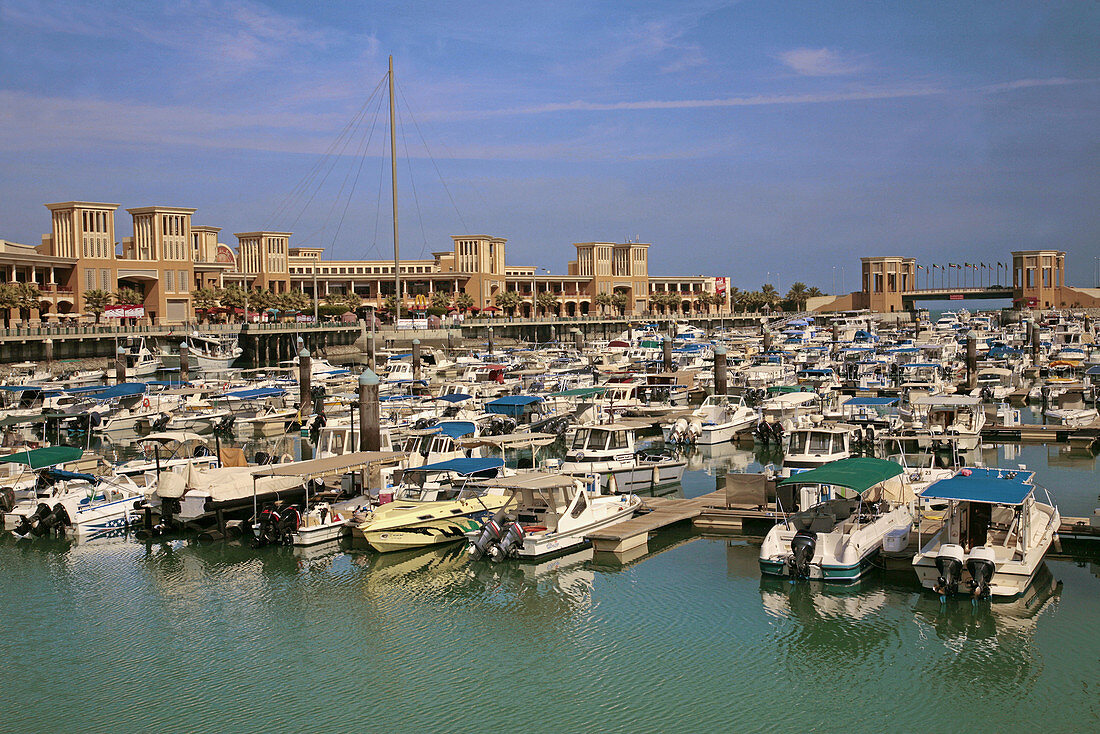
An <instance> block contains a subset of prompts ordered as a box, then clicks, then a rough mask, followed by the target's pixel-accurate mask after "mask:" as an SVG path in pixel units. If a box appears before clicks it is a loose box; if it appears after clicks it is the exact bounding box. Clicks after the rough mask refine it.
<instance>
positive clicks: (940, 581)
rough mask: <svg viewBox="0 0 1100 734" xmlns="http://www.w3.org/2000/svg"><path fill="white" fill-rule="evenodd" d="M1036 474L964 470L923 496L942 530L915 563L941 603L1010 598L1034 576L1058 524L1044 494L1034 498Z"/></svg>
mask: <svg viewBox="0 0 1100 734" xmlns="http://www.w3.org/2000/svg"><path fill="white" fill-rule="evenodd" d="M1034 479H1035V473H1034V472H1031V471H1027V470H1026V469H1018V470H1010V469H988V468H979V467H965V468H963V469H960V470H959V471H958V472H956V473H955V475H954V476H952V477H950V478H948V479H942V480H940V481H938V482H935V483H934V484H932V485H930V486H929V487H927V488H926V489H925V490H924V491H923V492H921V493H920V501H921V503H922V504H923V505H924V507H925V508H926V512H931V513H935V514H938V515H942V520H943V524H942V526H941V527H940V529H939V530H938V531H936V532H935V533H934V534H933V535H932V536H931V537H930V538H928V540H927V541H925V542H923V544H921V545H920V550H919V551H918V552H917V554H916V555H915V556H914V557H913V568H914V570H916V572H917V577H918V578H919V579H920V583H921V585H922V586H923V587H924V588H926V589H931V590H932V591H934V592H936V593H937V594H939V595H940V597H941V598H946V597H948V596H954V595H955V594H956V593H959V591H960V589H962V590H963V593H966V594H969V595H970V596H971V597H973V598H986V597H989V596H1007V597H1013V596H1016V595H1018V594H1020V593H1022V592H1023V591H1024V590H1025V589H1026V588H1027V586H1028V584H1029V583H1030V582H1031V580H1032V578H1033V577H1034V576H1035V573H1036V571H1037V570H1038V569H1039V567H1040V565H1041V564H1042V561H1043V556H1044V555H1045V554H1046V552H1047V550H1048V549H1049V548H1050V546H1051V543H1053V542H1054V538H1055V535H1056V534H1057V532H1058V527H1059V526H1060V525H1061V522H1062V518H1061V515H1060V514H1059V513H1058V508H1057V507H1056V506H1055V505H1054V502H1053V500H1051V499H1050V495H1049V493H1045V490H1044V493H1045V494H1046V496H1045V499H1046V502H1039V501H1038V500H1037V499H1036V496H1035V494H1036V486H1035V484H1034Z"/></svg>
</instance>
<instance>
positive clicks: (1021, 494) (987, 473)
mask: <svg viewBox="0 0 1100 734" xmlns="http://www.w3.org/2000/svg"><path fill="white" fill-rule="evenodd" d="M967 473H969V474H967ZM1034 476H1035V472H1031V471H1024V470H1009V469H983V468H966V469H962V470H960V471H959V472H958V473H957V474H956V475H955V476H953V477H950V478H948V479H941V480H940V481H938V482H933V483H932V484H930V485H929V486H928V487H927V488H925V490H924V491H923V492H921V497H923V498H924V499H939V500H959V501H968V502H988V503H992V504H998V505H1019V504H1023V501H1024V500H1025V499H1026V498H1027V496H1028V495H1029V494H1031V493H1032V492H1033V491H1034V490H1035V486H1034V485H1033V484H1032V483H1031V479H1032V477H1034Z"/></svg>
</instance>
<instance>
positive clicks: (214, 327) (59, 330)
mask: <svg viewBox="0 0 1100 734" xmlns="http://www.w3.org/2000/svg"><path fill="white" fill-rule="evenodd" d="M242 326H243V325H242V324H203V323H200V322H197V321H188V322H183V323H179V324H156V325H155V324H136V325H124V324H81V325H79V326H61V325H56V326H55V325H46V326H10V327H7V328H0V339H2V338H20V337H52V336H73V337H83V336H92V337H101V336H114V335H118V336H142V335H160V336H167V335H169V334H188V333H190V332H192V331H196V330H197V331H202V332H206V333H216V334H236V333H238V332H239V331H241V327H242ZM359 328H360V327H359V323H358V322H356V323H350V324H345V323H340V322H322V323H320V324H314V323H310V322H295V323H271V324H249V325H248V331H249V333H256V332H263V331H310V330H320V331H326V330H327V331H350V330H353V329H355V330H357V329H359Z"/></svg>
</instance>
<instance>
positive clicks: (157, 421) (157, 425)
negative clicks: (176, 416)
mask: <svg viewBox="0 0 1100 734" xmlns="http://www.w3.org/2000/svg"><path fill="white" fill-rule="evenodd" d="M170 420H172V416H171V415H170V414H169V413H161V414H160V415H158V416H157V417H156V418H154V419H153V420H152V421H150V422H149V423H150V425H151V426H152V428H153V430H154V431H163V430H164V429H165V428H167V427H168V421H170Z"/></svg>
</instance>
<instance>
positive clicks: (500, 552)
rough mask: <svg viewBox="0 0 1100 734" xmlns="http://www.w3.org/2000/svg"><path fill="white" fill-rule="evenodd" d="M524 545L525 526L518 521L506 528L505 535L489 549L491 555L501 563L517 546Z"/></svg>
mask: <svg viewBox="0 0 1100 734" xmlns="http://www.w3.org/2000/svg"><path fill="white" fill-rule="evenodd" d="M522 545H523V528H522V527H521V526H520V524H519V523H518V522H513V523H512V524H510V525H509V526H508V527H507V528H506V529H505V530H504V536H503V537H502V538H501V539H500V542H499V543H497V544H496V545H494V546H493V547H492V548H490V549H489V557H490V558H492V559H493V560H494V561H495V562H497V563H500V562H501V561H503V560H504V559H505V558H507V557H508V556H509V555H511V553H512V551H514V550H515V549H516V548H518V547H521V546H522Z"/></svg>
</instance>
